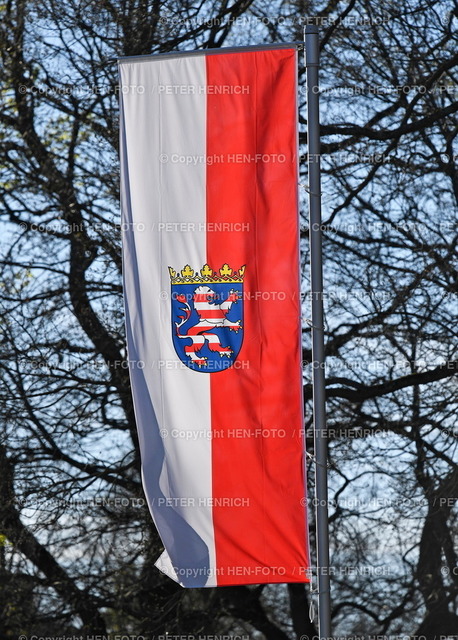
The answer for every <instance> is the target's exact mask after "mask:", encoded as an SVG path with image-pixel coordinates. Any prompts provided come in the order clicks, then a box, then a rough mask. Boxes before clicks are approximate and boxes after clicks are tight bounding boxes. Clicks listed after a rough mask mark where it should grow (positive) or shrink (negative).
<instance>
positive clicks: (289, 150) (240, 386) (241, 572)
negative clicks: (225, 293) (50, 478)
mask: <svg viewBox="0 0 458 640" xmlns="http://www.w3.org/2000/svg"><path fill="white" fill-rule="evenodd" d="M296 64H297V62H296V52H295V50H290V49H278V50H270V51H262V52H240V53H233V54H227V55H215V56H207V85H208V86H210V87H217V86H232V87H237V89H236V90H234V91H233V92H231V93H230V94H222V95H221V94H219V95H218V94H216V93H215V92H213V93H212V92H211V91H209V92H208V96H207V157H217V156H218V157H219V158H221V159H222V162H218V163H213V164H211V165H209V166H207V225H209V226H208V227H207V229H208V231H207V262H208V264H210V265H211V266H212V268H213V269H220V268H221V267H222V266H223V265H224V264H225V263H227V264H229V266H230V267H231V268H233V269H238V268H240V266H242V265H246V270H245V274H246V275H245V281H244V290H245V295H244V296H243V301H242V300H240V301H238V302H237V303H236V304H243V305H244V321H243V326H244V339H243V345H242V349H241V352H240V354H239V356H238V358H237V360H238V361H239V364H240V365H243V366H238V367H237V366H233V367H232V368H230V369H228V370H226V371H222V372H218V373H214V374H212V375H211V376H210V385H211V416H212V418H211V419H212V429H213V430H214V432H215V436H216V435H217V436H218V437H214V438H213V439H212V468H213V478H212V480H213V498H214V499H216V500H217V499H219V498H223V497H225V498H231V499H232V501H231V502H229V505H233V506H214V507H213V522H214V529H215V546H216V564H217V572H218V573H217V575H218V584H219V585H228V584H246V583H250V582H252V583H257V582H306V581H307V576H306V575H305V570H306V568H307V567H308V564H307V562H308V553H307V545H306V514H305V508H304V465H303V438H302V429H303V422H302V378H301V355H300V348H299V344H300V299H299V296H298V282H299V272H298V268H299V267H298V219H297V218H298V216H297V183H298V175H297V156H296V154H297V131H296V118H297V116H296ZM260 156H261V159H260V160H259V161H255V160H253V161H252V160H251V159H252V158H253V159H254V158H259V157H260ZM238 158H239V159H241V160H242V159H243V161H240V162H238V161H237V159H238ZM225 223H229V224H225ZM236 223H239V224H242V225H245V226H243V227H242V226H238V227H236V226H235V224H236ZM234 228H239V229H243V231H240V232H238V233H234V232H233V231H232V229H234ZM217 229H229V230H228V231H217ZM216 432H217V433H216ZM247 433H249V434H251V435H248V436H247ZM238 435H243V436H244V437H237V436H238ZM242 500H243V502H242ZM223 504H225V503H223Z"/></svg>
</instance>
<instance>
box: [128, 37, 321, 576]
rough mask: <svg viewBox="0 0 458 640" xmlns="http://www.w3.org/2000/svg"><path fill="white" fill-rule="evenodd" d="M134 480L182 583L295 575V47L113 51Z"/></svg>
mask: <svg viewBox="0 0 458 640" xmlns="http://www.w3.org/2000/svg"><path fill="white" fill-rule="evenodd" d="M119 71H120V103H121V122H120V155H121V214H122V218H121V227H122V239H123V278H124V296H125V313H126V332H127V348H128V360H129V369H130V376H131V383H132V393H133V399H134V407H135V415H136V421H137V427H138V433H139V440H140V448H141V456H142V478H143V485H144V489H145V494H146V497H147V501H148V506H149V508H150V511H151V514H152V517H153V519H154V521H155V524H156V526H157V529H158V532H159V534H160V537H161V539H162V542H163V545H164V549H165V550H164V552H163V554H162V555H161V557H160V558H159V560H158V561H157V563H156V565H157V567H158V568H159V569H160V570H161V571H163V572H164V573H166V574H167V575H169V576H170V577H171V578H173V579H174V580H176V581H177V582H179V583H180V584H181V585H182V586H185V587H202V586H220V585H237V584H256V583H277V582H307V581H308V569H309V553H308V539H307V519H306V499H305V495H306V494H305V464H304V436H303V408H302V368H301V323H300V306H301V305H300V302H301V300H300V294H299V228H298V227H299V225H298V194H297V189H298V140H297V82H296V77H297V53H296V49H295V48H294V47H292V48H291V47H278V48H276V47H273V48H268V47H266V48H265V49H258V48H256V49H255V48H253V49H252V50H250V49H249V48H248V49H246V50H229V51H228V52H225V51H224V49H223V50H218V51H217V52H215V51H213V52H209V51H202V52H199V53H197V54H196V53H193V54H191V55H187V54H181V55H170V56H167V55H164V56H155V57H154V56H153V57H150V58H138V59H136V58H125V59H122V60H120V62H119Z"/></svg>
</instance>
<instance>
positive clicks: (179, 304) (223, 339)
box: [169, 264, 245, 373]
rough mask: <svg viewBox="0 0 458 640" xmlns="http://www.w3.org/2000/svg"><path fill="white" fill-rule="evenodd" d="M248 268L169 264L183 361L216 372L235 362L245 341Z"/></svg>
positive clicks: (177, 339)
mask: <svg viewBox="0 0 458 640" xmlns="http://www.w3.org/2000/svg"><path fill="white" fill-rule="evenodd" d="M244 272H245V268H244V267H242V268H241V269H239V270H238V271H234V270H232V269H231V268H230V267H229V266H228V265H227V264H224V265H223V266H222V267H221V268H220V269H219V270H218V271H213V269H211V268H210V267H209V265H204V267H203V268H202V269H201V270H200V272H195V271H194V270H193V269H191V267H190V266H189V265H186V266H185V267H184V269H182V270H181V272H180V273H179V274H177V272H176V271H174V270H173V269H172V268H171V267H169V273H170V278H171V284H172V297H171V298H172V339H173V343H174V347H175V351H176V352H177V354H178V356H179V357H180V359H181V361H182V362H183V363H184V364H186V365H187V366H188V367H190V368H191V369H194V370H195V371H205V372H208V373H212V372H215V371H223V370H224V369H228V368H229V367H231V366H232V365H233V363H234V362H235V359H236V358H237V356H238V354H239V351H240V348H241V346H242V341H243V322H242V319H243V277H244Z"/></svg>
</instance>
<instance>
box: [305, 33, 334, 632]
mask: <svg viewBox="0 0 458 640" xmlns="http://www.w3.org/2000/svg"><path fill="white" fill-rule="evenodd" d="M305 64H306V70H307V149H308V172H309V187H308V188H309V237H310V269H311V294H312V367H313V417H314V438H315V460H316V468H315V474H316V475H315V496H316V536H317V557H318V618H319V636H320V640H325V639H326V640H327V639H330V638H331V598H330V581H329V524H328V476H327V437H326V435H327V434H326V412H325V387H324V323H323V267H322V250H321V245H322V240H321V176H320V174H321V170H320V128H319V127H320V116H319V88H318V86H319V85H318V67H319V38H318V27H316V26H315V25H307V27H306V30H305Z"/></svg>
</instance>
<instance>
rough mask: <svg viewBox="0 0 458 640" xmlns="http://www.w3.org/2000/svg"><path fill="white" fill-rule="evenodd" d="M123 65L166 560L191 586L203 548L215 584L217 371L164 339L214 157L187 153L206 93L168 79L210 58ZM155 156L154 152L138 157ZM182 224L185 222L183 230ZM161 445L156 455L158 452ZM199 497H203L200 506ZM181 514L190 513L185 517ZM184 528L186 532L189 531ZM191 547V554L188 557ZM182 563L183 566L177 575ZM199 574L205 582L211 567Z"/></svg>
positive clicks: (200, 235)
mask: <svg viewBox="0 0 458 640" xmlns="http://www.w3.org/2000/svg"><path fill="white" fill-rule="evenodd" d="M120 74H121V86H122V87H128V88H129V94H128V99H124V100H123V122H124V126H125V140H127V141H128V142H127V144H126V143H125V141H124V147H123V149H122V153H123V157H124V161H125V162H124V164H125V165H126V167H127V172H128V175H124V176H123V182H124V184H125V185H129V188H130V194H131V203H132V207H131V208H130V214H131V216H132V219H131V221H130V222H131V224H132V228H131V229H128V228H127V227H128V226H127V227H126V224H125V222H126V221H124V225H123V229H124V230H128V231H129V232H133V233H124V235H123V246H124V247H125V250H124V251H125V261H124V265H125V268H124V274H125V278H126V282H125V294H126V295H125V299H126V314H127V316H129V312H130V310H133V309H137V310H139V313H138V314H137V316H136V317H135V318H132V319H129V317H128V322H127V324H128V325H129V322H132V324H133V326H134V327H136V328H135V330H134V332H133V333H134V335H135V337H134V335H131V339H130V340H129V341H128V344H129V359H130V360H135V359H136V358H138V354H142V357H143V360H144V362H145V367H144V368H142V369H140V368H139V367H135V366H133V367H132V368H133V372H134V375H135V378H136V379H139V378H144V379H143V380H142V381H140V382H137V383H135V381H134V382H133V387H134V388H135V391H134V392H136V393H137V396H138V397H137V398H136V401H135V410H136V414H138V412H139V411H143V410H142V407H144V406H150V404H151V400H152V405H153V406H154V408H155V415H156V419H157V422H158V427H159V432H160V434H161V435H162V445H163V447H164V453H165V456H164V461H163V463H162V464H161V472H160V478H159V487H160V490H161V492H162V493H158V488H157V484H158V478H157V466H158V460H157V454H154V453H153V452H151V450H150V448H151V447H155V446H160V444H161V443H159V442H155V443H154V442H151V440H150V438H151V432H152V429H151V431H150V429H149V420H150V419H149V417H148V415H145V416H144V417H143V418H141V417H140V416H138V415H137V424H138V426H139V430H140V443H141V455H142V468H143V478H144V485H145V492H146V494H147V496H148V501H149V504H150V509H151V512H152V516H153V518H154V520H155V522H156V525H157V526H158V529H159V531H160V533H161V536H162V538H163V542H164V546H165V547H166V548H167V549H169V550H170V553H171V554H172V553H173V551H175V552H176V554H177V555H176V557H174V558H169V554H168V553H167V552H166V551H165V552H164V553H163V555H162V556H161V558H160V559H159V560H158V567H159V568H160V569H161V570H162V571H164V573H167V574H168V575H170V577H173V578H174V579H176V580H177V581H178V582H180V583H181V584H184V583H186V584H187V585H188V586H189V583H190V582H192V578H193V576H187V575H186V572H187V567H188V566H189V567H193V568H194V570H195V567H196V558H199V555H201V560H200V570H201V573H202V574H203V575H208V576H210V579H209V581H208V583H207V584H208V585H210V584H216V577H215V575H214V573H215V572H214V567H215V545H214V538H213V524H212V509H211V496H212V478H211V423H210V380H209V378H208V376H204V375H196V373H195V372H193V371H191V370H190V369H189V368H188V367H186V366H184V365H183V363H182V362H181V360H180V359H179V358H178V356H177V354H176V352H175V350H174V347H173V344H172V341H171V340H165V339H164V336H168V335H170V333H171V331H172V324H171V305H170V280H169V279H168V273H167V271H166V270H165V269H163V270H162V271H161V270H159V269H157V267H156V266H155V265H157V264H161V265H170V266H175V265H176V264H177V261H178V262H180V261H181V260H183V258H184V259H185V261H186V262H187V263H188V264H196V265H199V264H200V265H203V264H204V263H205V256H206V234H205V215H206V212H205V206H206V204H205V177H206V165H205V162H203V161H200V162H195V163H193V164H186V163H183V162H181V161H180V158H188V157H191V156H192V157H197V158H201V159H202V158H204V157H205V153H206V131H205V126H206V118H205V115H206V114H205V105H206V96H205V94H204V93H199V92H196V93H190V94H188V95H185V96H184V99H185V100H184V103H183V102H180V104H179V105H178V104H177V102H176V101H175V100H171V99H170V95H169V94H168V93H166V90H165V89H164V88H166V87H172V86H176V85H183V86H185V85H186V86H189V85H192V86H196V87H199V86H201V87H205V86H206V72H205V58H204V57H202V58H200V59H198V60H196V59H189V58H176V59H174V60H172V61H171V60H168V61H167V62H158V63H156V64H155V65H151V64H147V63H145V64H138V63H136V64H129V63H123V64H122V65H120ZM151 89H153V90H151ZM162 89H164V90H162ZM196 114H197V116H196ZM140 123H141V125H140ZM145 158H147V162H144V161H141V162H139V161H138V160H139V159H145ZM127 172H126V173H127ZM170 185H173V187H172V188H170ZM181 224H183V225H184V226H183V227H181V228H184V229H185V232H184V233H181V234H177V233H174V232H173V230H174V229H176V228H177V225H181ZM186 229H188V232H186ZM190 230H193V232H192V233H191V232H190ZM177 258H178V260H177ZM127 264H129V268H128V269H127V268H126V265H127ZM132 264H134V265H135V268H133V269H132ZM137 323H141V326H138V325H137ZM136 325H137V326H136ZM159 336H161V339H158V337H159ZM140 366H143V365H140ZM158 370H159V372H160V375H157V374H158ZM139 388H140V389H142V392H141V393H140V392H139V391H138V389H139ZM147 394H148V395H149V397H147ZM150 399H151V400H150ZM190 408H192V411H191V410H190ZM145 430H147V433H145V432H144V431H145ZM196 434H198V437H197V436H196ZM206 434H207V435H206ZM152 455H155V456H156V459H155V460H154V461H153V460H152V459H151V456H152ZM184 488H185V490H186V492H187V495H184V492H183V490H184ZM195 501H199V504H200V506H199V508H196V502H195ZM175 514H178V516H182V517H183V519H184V520H183V522H181V521H180V520H179V519H177V518H176V517H175ZM169 517H170V523H168V518H169ZM162 520H164V523H162ZM186 523H187V524H186ZM161 524H162V526H161ZM180 536H183V537H184V538H185V540H184V541H180V540H179V538H180ZM184 551H185V552H187V553H189V557H183V552H184ZM207 555H208V557H207ZM197 564H199V562H198V563H197ZM176 567H179V569H177V570H178V571H181V572H183V575H181V576H180V575H178V576H177V575H176V572H175V570H174V568H176ZM189 573H191V571H189ZM198 579H199V580H200V582H202V575H200V576H198Z"/></svg>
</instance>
